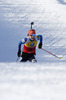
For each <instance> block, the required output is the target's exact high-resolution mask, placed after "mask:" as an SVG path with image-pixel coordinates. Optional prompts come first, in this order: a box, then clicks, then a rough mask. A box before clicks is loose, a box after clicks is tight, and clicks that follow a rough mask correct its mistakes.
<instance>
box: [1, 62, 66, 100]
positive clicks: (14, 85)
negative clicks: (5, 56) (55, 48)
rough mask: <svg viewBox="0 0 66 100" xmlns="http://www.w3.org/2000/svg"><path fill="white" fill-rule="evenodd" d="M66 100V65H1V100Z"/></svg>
mask: <svg viewBox="0 0 66 100" xmlns="http://www.w3.org/2000/svg"><path fill="white" fill-rule="evenodd" d="M14 99H15V100H44V99H45V100H66V65H65V63H63V64H62V63H56V64H55V63H52V64H51V63H44V64H40V63H33V64H32V63H29V62H27V63H25V64H24V63H0V100H14Z"/></svg>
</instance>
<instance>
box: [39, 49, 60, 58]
mask: <svg viewBox="0 0 66 100" xmlns="http://www.w3.org/2000/svg"><path fill="white" fill-rule="evenodd" d="M41 49H42V50H44V51H46V52H48V53H49V54H51V55H53V56H55V57H56V58H59V59H61V57H58V56H56V55H55V54H53V53H51V52H49V51H47V50H45V49H43V48H41Z"/></svg>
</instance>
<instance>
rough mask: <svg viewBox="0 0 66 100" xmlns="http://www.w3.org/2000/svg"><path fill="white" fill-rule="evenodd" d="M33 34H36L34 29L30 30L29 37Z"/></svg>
mask: <svg viewBox="0 0 66 100" xmlns="http://www.w3.org/2000/svg"><path fill="white" fill-rule="evenodd" d="M31 34H36V32H35V30H34V29H31V30H29V32H28V35H29V36H30V35H31Z"/></svg>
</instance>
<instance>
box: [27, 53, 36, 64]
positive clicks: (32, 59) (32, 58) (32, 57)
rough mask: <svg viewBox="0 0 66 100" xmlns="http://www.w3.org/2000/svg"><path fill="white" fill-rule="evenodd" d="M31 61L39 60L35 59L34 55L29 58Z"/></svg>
mask: <svg viewBox="0 0 66 100" xmlns="http://www.w3.org/2000/svg"><path fill="white" fill-rule="evenodd" d="M29 61H30V62H33V63H35V62H37V60H36V59H35V57H34V55H32V56H31V57H30V58H29Z"/></svg>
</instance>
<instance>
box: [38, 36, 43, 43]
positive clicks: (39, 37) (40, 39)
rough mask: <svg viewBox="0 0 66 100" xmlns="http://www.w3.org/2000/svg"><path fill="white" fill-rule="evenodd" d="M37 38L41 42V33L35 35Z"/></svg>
mask: <svg viewBox="0 0 66 100" xmlns="http://www.w3.org/2000/svg"><path fill="white" fill-rule="evenodd" d="M37 39H38V40H39V41H40V43H42V40H43V38H42V35H37Z"/></svg>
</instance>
